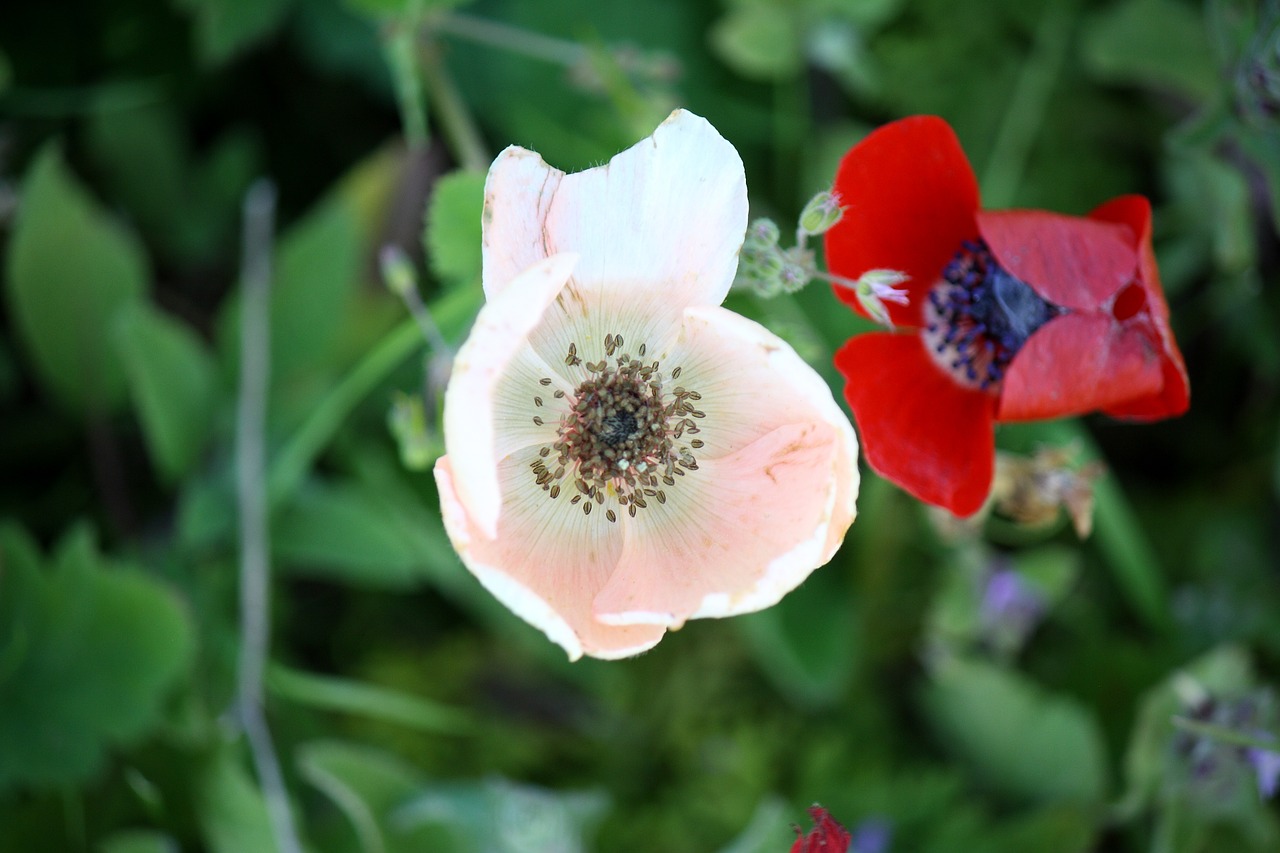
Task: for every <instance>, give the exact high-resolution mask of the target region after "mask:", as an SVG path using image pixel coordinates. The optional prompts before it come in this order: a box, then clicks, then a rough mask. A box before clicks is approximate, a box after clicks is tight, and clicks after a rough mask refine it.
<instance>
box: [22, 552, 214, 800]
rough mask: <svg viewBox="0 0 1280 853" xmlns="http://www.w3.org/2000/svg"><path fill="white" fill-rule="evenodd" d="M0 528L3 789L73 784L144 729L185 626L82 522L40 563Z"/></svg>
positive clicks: (166, 597) (155, 589) (177, 662)
mask: <svg viewBox="0 0 1280 853" xmlns="http://www.w3.org/2000/svg"><path fill="white" fill-rule="evenodd" d="M23 540H24V538H23V537H22V536H21V534H17V533H15V532H14V531H13V530H8V531H6V532H5V534H4V535H3V536H2V537H0V547H3V559H4V566H5V569H6V571H5V572H4V573H3V574H0V584H2V586H0V601H5V600H8V601H11V602H12V604H11V605H6V606H5V607H4V609H3V610H0V617H2V618H3V620H4V621H3V622H2V623H0V650H3V651H0V659H3V662H4V666H3V671H0V790H3V789H6V788H10V787H12V786H14V785H24V784H25V785H32V786H37V787H41V786H58V785H68V784H75V783H77V782H81V781H84V780H86V779H88V778H89V777H91V776H92V775H93V774H94V773H96V772H98V770H99V769H100V768H101V767H102V765H103V762H104V759H105V756H106V751H107V749H109V748H110V747H113V746H117V745H123V744H127V743H129V742H132V741H134V740H136V739H138V738H139V737H141V736H143V735H144V734H146V733H147V731H148V730H149V729H150V728H151V727H152V726H153V725H155V723H156V722H157V721H158V719H159V716H160V710H161V701H162V700H163V699H164V697H165V695H166V694H167V693H168V691H169V690H170V688H172V687H173V686H174V684H175V683H176V682H177V680H178V679H179V677H180V676H181V675H182V673H183V672H184V671H185V670H186V668H187V666H188V664H189V662H190V658H191V653H192V639H193V637H192V633H193V632H192V627H191V624H190V621H189V617H188V615H187V613H186V610H185V608H184V607H183V606H182V605H181V604H180V603H179V602H178V601H177V600H176V599H175V598H174V596H173V595H172V593H170V592H169V591H168V590H167V589H165V588H164V587H162V586H161V585H159V584H158V583H156V582H155V581H154V580H152V579H151V578H149V577H147V576H146V575H143V574H142V573H140V572H138V571H136V570H133V569H130V568H127V567H124V566H115V565H111V564H109V563H107V562H106V561H104V560H103V559H102V558H101V557H99V556H98V554H97V553H96V551H95V548H94V544H93V540H92V537H91V536H90V534H89V533H88V532H87V531H85V530H83V529H82V530H79V531H77V532H74V533H72V534H70V535H69V536H68V537H67V538H66V539H65V541H64V542H63V544H62V545H61V546H60V548H59V550H58V553H57V555H56V556H55V557H54V559H53V560H52V562H51V564H50V565H49V567H48V568H47V569H45V570H44V571H37V570H36V569H35V567H34V566H33V565H32V554H31V549H30V547H29V546H28V545H27V544H25V543H24V541H23Z"/></svg>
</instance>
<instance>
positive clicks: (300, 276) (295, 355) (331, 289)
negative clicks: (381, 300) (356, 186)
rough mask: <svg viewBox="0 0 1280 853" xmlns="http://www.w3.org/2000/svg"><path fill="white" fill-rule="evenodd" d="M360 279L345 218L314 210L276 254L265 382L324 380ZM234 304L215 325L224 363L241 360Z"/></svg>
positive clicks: (333, 206)
mask: <svg viewBox="0 0 1280 853" xmlns="http://www.w3.org/2000/svg"><path fill="white" fill-rule="evenodd" d="M359 275H360V241H359V234H358V231H357V228H356V222H355V220H354V217H353V214H352V212H351V211H350V210H349V209H348V207H347V206H346V205H345V204H343V203H341V202H339V201H336V200H335V201H330V202H326V203H324V204H322V205H321V206H320V207H318V208H316V209H315V210H313V211H312V212H311V213H310V214H309V215H308V216H307V217H306V218H305V219H303V220H302V221H300V222H299V223H297V224H296V225H294V226H293V227H292V228H291V229H289V230H288V231H287V232H286V233H285V234H284V235H283V236H282V237H281V239H280V242H279V245H278V247H277V250H276V256H275V265H274V268H273V270H272V280H271V306H270V312H271V317H270V336H271V376H272V383H273V386H274V387H275V388H277V389H279V388H282V387H287V386H289V385H290V384H293V383H297V382H299V381H302V380H305V379H307V378H312V377H315V376H316V375H324V374H325V373H326V372H327V371H328V370H329V369H331V367H332V361H333V359H334V357H335V356H336V355H337V350H338V345H339V343H340V340H339V338H340V334H341V332H342V328H343V324H344V322H346V321H347V320H348V319H349V318H348V313H349V311H350V309H351V306H352V301H353V299H354V298H355V295H356V291H357V285H358V283H359ZM240 307H241V302H240V299H239V298H238V296H237V298H234V299H232V300H228V304H227V307H226V309H225V310H224V313H223V315H222V317H221V318H220V324H219V330H218V332H219V347H220V349H221V350H222V353H223V356H224V360H225V361H226V362H227V363H228V364H230V365H238V364H239V359H240Z"/></svg>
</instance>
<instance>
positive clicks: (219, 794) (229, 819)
mask: <svg viewBox="0 0 1280 853" xmlns="http://www.w3.org/2000/svg"><path fill="white" fill-rule="evenodd" d="M192 800H193V806H194V808H195V812H196V820H197V821H198V822H199V824H200V834H201V835H202V836H203V838H204V843H205V846H206V847H207V848H208V849H209V851H210V853H248V851H258V850H262V851H267V850H275V849H276V840H275V836H274V835H273V834H272V831H271V818H270V816H269V815H268V813H267V804H266V801H265V800H263V798H262V792H261V791H260V790H258V787H257V785H255V784H254V782H253V779H252V778H251V777H250V776H249V773H248V771H247V770H246V769H245V768H244V767H243V766H242V765H241V764H240V762H239V761H237V760H236V757H235V754H234V752H233V751H232V750H231V749H230V747H223V748H221V749H219V750H218V751H217V752H216V753H215V754H214V755H213V756H212V757H211V758H210V759H209V761H208V763H207V764H206V765H205V766H204V767H202V768H201V769H200V771H199V774H198V776H197V777H196V779H195V784H194V791H193V794H192Z"/></svg>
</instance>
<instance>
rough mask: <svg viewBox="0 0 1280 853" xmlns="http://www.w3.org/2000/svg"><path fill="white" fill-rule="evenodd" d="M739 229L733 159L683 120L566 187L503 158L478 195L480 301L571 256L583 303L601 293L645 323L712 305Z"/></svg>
mask: <svg viewBox="0 0 1280 853" xmlns="http://www.w3.org/2000/svg"><path fill="white" fill-rule="evenodd" d="M746 225H747V187H746V177H745V175H744V173H743V168H742V160H741V158H739V157H738V152H737V151H735V150H734V148H733V146H732V145H730V144H729V143H728V142H727V141H725V139H724V138H723V137H722V136H720V134H719V133H718V132H717V131H716V129H715V128H714V127H712V126H711V125H710V124H709V123H708V122H707V121H706V120H705V119H703V118H701V117H699V116H696V115H694V114H693V113H690V112H686V111H684V110H677V111H675V112H673V113H672V114H671V116H670V117H669V118H668V119H667V120H666V121H665V122H663V123H662V124H661V125H660V126H659V127H658V128H657V130H655V131H654V133H653V135H652V136H650V137H649V138H648V139H644V140H642V141H640V142H639V143H637V144H636V145H634V146H632V147H631V148H629V149H627V150H626V151H624V152H622V153H621V154H619V155H617V156H616V157H614V158H613V159H612V160H611V161H609V163H608V164H607V165H605V166H600V167H597V168H594V169H588V170H587V171H585V172H579V173H577V174H574V175H569V176H567V177H566V176H564V174H563V173H562V172H560V171H559V170H556V169H553V168H551V167H549V166H547V164H546V163H544V162H543V161H542V159H541V158H540V157H538V155H536V154H534V153H532V152H529V151H525V150H523V149H519V148H508V149H507V150H506V151H504V152H503V153H502V155H501V156H499V158H498V159H497V161H495V163H494V165H493V167H492V168H491V170H490V174H489V179H488V181H487V182H486V185H485V212H484V235H485V236H484V252H485V255H484V263H485V292H486V293H487V294H489V295H490V296H492V295H493V294H495V293H499V292H501V291H502V290H503V289H504V288H505V287H507V286H508V285H509V282H510V281H511V280H512V279H513V278H514V276H515V275H516V274H517V273H518V272H519V270H521V269H523V268H524V266H527V265H528V264H529V263H532V262H533V261H534V260H536V259H537V258H538V257H544V256H547V255H551V254H555V253H556V252H565V251H572V252H577V253H578V254H580V255H581V256H582V260H581V262H580V263H579V265H578V268H577V271H576V275H575V280H576V282H577V284H578V286H579V288H580V291H581V293H582V294H583V296H584V297H587V298H588V300H589V299H590V297H591V295H592V294H593V293H598V292H600V291H601V290H608V291H609V292H610V293H611V294H616V295H622V296H624V297H625V298H626V299H627V300H628V301H630V302H632V303H634V304H635V305H636V306H637V310H638V311H639V313H642V314H646V315H659V314H661V313H663V312H664V311H666V310H670V309H671V308H672V307H674V308H675V309H676V310H677V311H678V310H679V309H680V308H683V307H684V306H686V305H718V304H720V302H722V301H723V300H724V297H725V295H726V294H727V293H728V291H729V285H730V284H731V283H732V281H733V275H734V271H735V270H736V269H737V264H738V250H739V249H740V248H741V247H742V239H743V235H744V233H745V232H746Z"/></svg>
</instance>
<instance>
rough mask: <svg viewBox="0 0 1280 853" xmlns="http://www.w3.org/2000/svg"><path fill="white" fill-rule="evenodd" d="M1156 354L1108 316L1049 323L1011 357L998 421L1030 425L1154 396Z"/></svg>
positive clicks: (1128, 326)
mask: <svg viewBox="0 0 1280 853" xmlns="http://www.w3.org/2000/svg"><path fill="white" fill-rule="evenodd" d="M1162 361H1163V359H1162V354H1161V352H1160V350H1159V349H1158V348H1157V347H1156V345H1155V344H1154V343H1153V341H1152V339H1151V338H1150V337H1149V336H1148V335H1147V334H1145V333H1144V331H1143V330H1141V329H1139V328H1138V327H1137V326H1135V325H1134V324H1132V323H1124V324H1122V323H1119V322H1117V321H1116V320H1115V318H1113V317H1112V316H1111V315H1110V314H1105V313H1092V314H1066V315H1063V316H1061V317H1057V318H1055V319H1053V320H1050V321H1049V322H1048V323H1046V324H1045V325H1043V326H1041V327H1040V328H1039V329H1038V330H1037V331H1036V332H1035V334H1033V335H1032V336H1031V337H1030V338H1029V339H1028V340H1027V342H1026V344H1025V345H1024V346H1023V347H1022V349H1021V350H1019V351H1018V354H1017V355H1016V356H1014V358H1013V362H1012V363H1011V364H1010V365H1009V372H1008V373H1007V374H1006V375H1005V378H1004V386H1003V390H1002V391H1001V393H1000V407H999V411H998V418H999V419H1000V420H1002V421H1030V420H1042V419H1045V418H1059V417H1065V416H1068V415H1079V414H1084V413H1085V412H1092V411H1094V410H1096V409H1107V408H1110V407H1113V406H1119V405H1121V404H1124V403H1128V402H1129V401H1131V400H1135V399H1139V398H1142V397H1145V396H1148V395H1151V394H1156V393H1159V391H1160V389H1161V388H1162V387H1163V385H1164V374H1163V365H1162Z"/></svg>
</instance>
